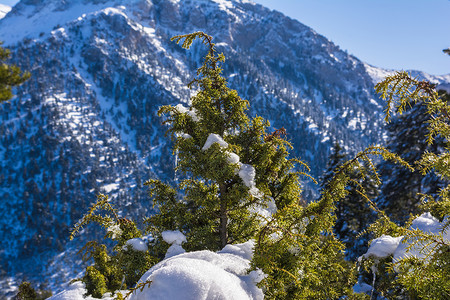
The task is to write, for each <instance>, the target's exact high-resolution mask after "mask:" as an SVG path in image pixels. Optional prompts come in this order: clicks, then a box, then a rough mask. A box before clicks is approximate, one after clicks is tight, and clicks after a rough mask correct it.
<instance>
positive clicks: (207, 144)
mask: <svg viewBox="0 0 450 300" xmlns="http://www.w3.org/2000/svg"><path fill="white" fill-rule="evenodd" d="M214 143H218V144H219V145H220V146H221V147H223V148H226V147H228V143H227V142H225V141H224V140H223V138H222V137H221V136H220V135H218V134H215V133H211V134H209V136H208V138H207V139H206V142H205V144H204V145H203V148H202V150H203V151H206V150H208V149H209V148H210V147H211V146H212V145H213V144H214Z"/></svg>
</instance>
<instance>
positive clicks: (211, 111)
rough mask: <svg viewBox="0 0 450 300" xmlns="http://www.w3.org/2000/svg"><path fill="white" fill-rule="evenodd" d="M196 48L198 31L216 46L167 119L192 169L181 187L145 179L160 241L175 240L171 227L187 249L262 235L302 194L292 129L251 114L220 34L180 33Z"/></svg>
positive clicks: (183, 168) (182, 167) (183, 167)
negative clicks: (273, 126) (168, 235)
mask: <svg viewBox="0 0 450 300" xmlns="http://www.w3.org/2000/svg"><path fill="white" fill-rule="evenodd" d="M173 39H174V40H175V41H176V42H177V43H178V42H181V41H183V44H182V47H183V48H186V49H189V47H190V46H191V44H192V43H193V42H194V40H195V39H201V40H202V42H203V44H205V45H206V46H207V47H208V53H207V55H206V57H205V60H204V63H203V65H202V66H201V67H200V68H199V69H198V71H197V75H198V77H197V78H196V79H194V80H193V81H192V82H191V83H190V84H189V87H197V88H198V89H199V90H198V93H197V94H196V95H195V96H194V97H192V98H191V105H190V107H189V108H186V107H184V106H182V105H177V106H164V107H162V108H161V109H160V110H159V114H160V115H162V114H164V115H166V117H167V119H166V120H165V124H167V125H169V129H168V133H169V134H170V136H171V138H172V140H173V142H174V151H175V152H176V153H177V155H178V166H177V168H176V170H177V172H179V173H181V175H182V176H184V177H185V178H187V179H185V180H183V181H181V183H180V184H179V185H178V187H177V189H174V188H172V187H170V186H168V185H166V184H164V183H162V182H160V181H158V180H150V181H148V182H146V183H145V184H146V185H147V186H149V187H150V194H151V196H152V198H153V201H154V204H155V205H156V207H157V208H158V210H159V213H158V214H156V215H154V216H151V217H150V218H149V219H148V220H147V224H148V228H147V229H148V231H150V232H151V233H152V234H153V236H154V237H156V245H155V247H156V248H158V247H161V252H162V253H163V252H164V251H165V249H166V248H167V246H168V245H167V244H165V243H164V242H163V241H162V239H161V233H162V232H163V231H165V230H179V231H181V232H182V233H184V234H185V235H186V237H187V242H186V243H185V244H184V248H185V249H186V250H199V249H209V250H219V249H221V248H223V247H224V246H225V245H227V244H229V243H239V242H245V241H247V240H249V239H251V238H254V237H255V235H256V233H257V232H258V231H259V229H260V228H261V224H263V223H264V222H266V218H267V217H268V215H269V214H270V211H272V212H274V211H275V210H276V209H282V208H283V207H286V206H288V205H291V204H293V203H295V205H299V204H300V202H301V197H300V185H299V175H300V174H301V172H297V171H294V167H295V165H299V166H304V164H303V163H302V162H300V161H298V160H296V159H289V158H288V154H289V153H288V149H289V148H291V145H290V144H289V142H287V141H286V140H285V139H284V135H285V131H284V129H279V130H276V131H274V132H272V133H270V134H269V133H268V132H267V131H268V128H269V126H270V124H269V122H268V121H266V120H264V119H263V118H261V117H255V118H253V119H250V118H249V117H248V116H247V115H246V113H245V112H246V110H247V108H248V104H249V103H248V101H246V100H243V99H241V98H240V97H239V96H238V94H237V92H236V91H235V90H231V89H229V88H228V86H227V82H226V80H225V78H223V77H222V76H221V72H222V69H221V68H220V67H219V64H220V63H222V62H223V61H224V60H225V58H224V56H223V54H217V53H216V50H215V46H214V43H212V37H210V36H208V35H206V34H205V33H203V32H196V33H193V34H188V35H180V36H176V37H174V38H173Z"/></svg>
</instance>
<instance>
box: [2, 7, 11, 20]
mask: <svg viewBox="0 0 450 300" xmlns="http://www.w3.org/2000/svg"><path fill="white" fill-rule="evenodd" d="M10 11H11V7H10V6H8V5H4V4H0V19H3V18H4V17H5V16H6V14H7V13H9V12H10Z"/></svg>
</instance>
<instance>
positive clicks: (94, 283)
mask: <svg viewBox="0 0 450 300" xmlns="http://www.w3.org/2000/svg"><path fill="white" fill-rule="evenodd" d="M173 39H174V40H175V41H176V42H177V43H179V42H181V41H182V42H183V43H182V47H183V48H186V49H188V48H189V47H190V46H191V45H192V43H193V42H194V40H196V39H200V40H201V41H202V43H203V44H205V45H206V46H207V48H208V53H207V55H206V56H205V60H204V63H203V65H202V66H201V67H200V68H199V69H198V71H197V75H198V76H197V78H196V79H194V80H193V81H192V82H191V83H190V84H189V87H196V88H197V93H196V95H195V96H193V97H192V98H191V101H190V106H189V107H185V106H183V105H180V104H179V105H177V106H170V105H169V106H164V107H162V108H161V109H160V110H159V114H160V115H165V117H166V119H165V121H164V122H165V124H167V125H168V131H167V132H168V134H169V135H170V137H171V138H172V140H173V144H174V152H175V153H176V154H177V157H178V161H177V167H176V170H177V172H179V174H181V177H182V178H184V179H183V180H181V182H180V183H179V184H177V186H176V187H172V186H170V185H168V184H165V183H163V182H161V181H159V180H149V181H147V182H146V183H145V184H146V185H147V186H149V188H150V195H151V197H152V199H153V204H154V206H155V207H156V208H157V211H158V213H157V214H155V215H152V216H150V217H149V218H148V219H147V220H146V221H145V223H146V225H147V228H146V233H149V234H150V235H151V236H152V238H153V240H151V241H150V242H149V243H148V246H149V248H148V250H146V251H144V252H143V253H144V255H143V257H137V254H136V253H134V252H133V253H131V256H126V255H125V252H124V245H127V244H128V240H127V239H130V238H138V237H139V236H140V235H141V232H140V231H139V230H138V229H137V227H136V226H135V225H134V223H132V222H129V221H126V222H124V221H123V220H124V219H123V218H120V217H119V216H118V215H117V213H116V210H115V209H113V208H112V206H111V205H110V204H109V202H108V199H107V197H105V196H100V197H99V201H98V202H97V203H96V204H95V205H94V206H93V207H92V208H91V209H90V211H89V213H88V214H87V215H86V216H85V217H84V218H83V219H82V220H81V221H80V222H79V223H78V224H77V225H76V226H75V229H74V231H73V234H75V233H76V232H78V231H79V230H80V229H81V227H82V226H84V225H86V224H87V223H89V222H97V223H99V224H101V225H102V226H103V227H104V228H106V229H108V234H107V237H109V238H112V239H113V240H115V241H116V242H117V245H116V246H115V247H114V249H113V251H115V252H114V253H113V255H112V256H111V255H109V254H108V252H107V249H106V247H104V246H103V245H98V244H96V243H90V244H88V245H87V246H86V247H85V248H86V251H85V253H86V254H87V257H88V258H89V257H93V258H94V265H92V266H90V267H89V268H88V269H87V270H86V274H85V276H84V277H83V281H84V282H85V283H86V286H87V287H88V292H89V293H90V294H92V295H95V296H96V297H99V296H101V295H102V294H104V293H105V292H106V291H114V290H117V289H118V288H120V287H119V284H118V283H119V282H118V280H119V278H125V279H126V280H128V278H133V280H134V278H137V276H136V274H139V273H140V272H141V271H142V270H141V269H138V268H137V266H139V264H133V265H132V266H128V265H127V264H126V261H127V259H128V260H130V259H131V258H133V259H134V261H137V262H139V261H141V262H144V263H145V262H147V265H150V264H152V263H153V262H154V259H158V260H161V259H163V258H164V256H165V254H166V252H167V250H168V248H169V244H168V243H167V242H165V241H164V239H163V233H164V232H165V231H168V230H171V231H175V230H178V231H180V232H182V233H183V234H184V235H185V236H186V238H187V242H185V243H184V244H183V248H185V250H188V251H192V250H204V249H208V250H213V251H216V250H219V249H222V248H223V247H224V246H225V245H227V244H232V243H240V242H246V241H248V240H250V239H254V240H255V241H256V243H255V248H254V256H253V260H252V268H254V269H261V270H262V271H263V272H264V273H265V274H266V275H267V277H266V278H265V279H264V280H262V281H261V282H260V286H261V287H263V289H264V291H265V295H266V297H267V298H269V299H337V298H339V297H341V296H343V295H348V296H352V297H353V296H355V297H356V295H354V293H353V291H352V285H353V284H354V283H355V282H356V277H355V274H356V268H355V265H354V264H353V263H351V262H348V261H346V260H345V259H344V248H345V246H344V244H343V243H342V242H341V241H339V240H338V239H337V238H336V236H335V234H334V233H333V226H334V224H335V220H336V203H338V202H339V201H340V200H341V199H343V198H345V197H346V196H348V195H349V188H348V186H349V185H350V184H354V185H355V190H356V191H357V193H358V194H359V195H361V196H363V197H364V198H365V199H366V200H368V196H367V192H366V191H365V189H364V187H363V185H362V184H361V183H360V182H359V181H358V180H354V179H352V176H354V175H353V174H355V173H356V174H357V176H358V178H365V177H367V174H368V173H373V172H374V166H373V163H372V162H371V160H370V159H369V156H370V155H381V156H383V157H384V158H385V159H391V160H395V161H397V162H400V163H402V164H404V165H405V166H408V164H407V163H406V162H404V161H403V160H401V159H400V158H399V157H398V156H395V155H394V154H392V153H390V152H388V151H387V150H386V149H384V148H381V147H375V146H373V147H369V148H367V149H366V150H364V151H362V152H361V153H358V155H356V157H355V158H353V159H351V160H349V161H347V162H345V163H344V164H342V165H341V166H339V167H338V168H337V169H336V170H335V171H334V175H333V177H332V178H331V179H330V181H329V182H328V184H327V186H326V188H325V189H324V190H323V191H322V197H321V198H320V200H318V201H316V202H311V203H309V204H308V205H305V204H304V203H303V201H302V197H301V188H300V176H308V175H307V173H306V172H307V171H308V167H307V166H306V165H305V164H304V163H303V162H301V161H300V160H297V159H294V158H289V149H290V148H291V145H290V143H289V142H288V141H287V140H286V139H285V135H286V132H285V130H284V128H281V129H278V130H274V131H272V132H271V133H269V132H268V131H269V128H270V124H269V122H268V121H266V120H264V119H263V118H261V117H254V118H249V117H248V116H247V114H246V110H247V107H248V105H249V103H248V101H246V100H242V99H241V98H240V97H239V96H238V94H237V92H236V91H234V90H231V89H229V88H228V86H227V82H226V80H225V79H224V78H223V77H222V76H221V72H222V69H221V68H220V64H221V63H222V62H224V60H225V58H224V56H223V54H217V53H216V50H215V46H214V43H212V37H210V36H208V35H206V34H205V33H203V32H196V33H192V34H187V35H180V36H176V37H174V38H173ZM361 166H366V167H365V168H363V167H361ZM375 180H376V182H378V178H377V177H376V176H375ZM101 210H104V211H105V213H99V212H100V211H101ZM115 231H117V232H116V233H113V232H115ZM121 257H122V258H123V257H125V258H126V259H120V258H121ZM127 270H128V271H127ZM133 270H135V272H133ZM129 274H131V275H132V276H130V275H129ZM133 276H134V277H133ZM133 280H131V279H130V281H129V283H130V285H132V284H133ZM147 284H150V285H151V283H150V282H143V283H140V285H138V286H136V287H135V288H137V287H139V286H141V287H143V286H145V285H147ZM130 285H129V284H128V283H127V286H130ZM360 296H361V295H360ZM361 297H363V296H361Z"/></svg>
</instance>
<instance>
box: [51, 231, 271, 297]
mask: <svg viewBox="0 0 450 300" xmlns="http://www.w3.org/2000/svg"><path fill="white" fill-rule="evenodd" d="M181 235H182V234H181V233H180V232H167V234H166V235H165V236H166V238H167V240H168V241H169V240H170V241H171V242H172V243H173V244H172V247H173V246H174V245H177V246H180V244H181V243H182V242H183V241H184V240H185V239H183V237H184V236H183V237H182V236H181ZM253 246H254V242H253V241H248V242H246V243H243V244H236V245H227V246H225V248H223V249H222V250H221V251H219V252H216V253H215V252H211V251H207V250H204V251H194V252H187V253H180V254H177V255H173V256H170V255H169V256H166V259H164V260H163V261H161V262H160V263H158V264H156V265H155V266H153V267H152V268H151V269H150V270H148V271H147V272H146V273H145V274H144V275H143V276H142V278H141V279H140V283H145V282H147V281H148V282H150V281H151V283H150V284H149V285H145V288H144V289H143V290H140V289H138V290H136V291H135V292H134V293H133V294H132V295H131V297H130V298H129V299H131V300H147V299H152V300H166V299H186V300H197V299H223V300H226V299H230V300H231V299H236V300H245V299H255V300H256V299H263V298H264V294H263V292H262V290H261V289H260V288H258V287H257V286H256V284H257V283H258V282H259V281H261V280H262V279H264V274H263V273H262V272H261V271H259V270H256V271H251V272H249V268H250V260H251V258H252V253H253ZM169 250H170V248H169ZM121 293H122V294H123V295H126V294H127V293H128V291H121ZM85 294H86V289H85V287H84V284H83V283H82V282H75V283H73V284H72V285H70V286H69V288H68V289H66V290H65V291H63V292H61V293H59V294H57V295H55V296H53V297H51V298H50V299H51V300H81V299H87V300H93V299H94V298H92V297H90V296H87V297H85V296H83V295H85ZM103 299H104V300H109V299H114V296H113V295H110V294H106V295H105V296H104V297H103Z"/></svg>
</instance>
